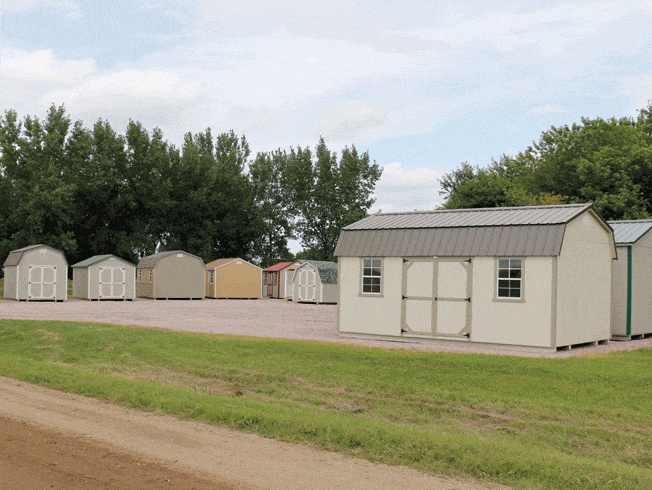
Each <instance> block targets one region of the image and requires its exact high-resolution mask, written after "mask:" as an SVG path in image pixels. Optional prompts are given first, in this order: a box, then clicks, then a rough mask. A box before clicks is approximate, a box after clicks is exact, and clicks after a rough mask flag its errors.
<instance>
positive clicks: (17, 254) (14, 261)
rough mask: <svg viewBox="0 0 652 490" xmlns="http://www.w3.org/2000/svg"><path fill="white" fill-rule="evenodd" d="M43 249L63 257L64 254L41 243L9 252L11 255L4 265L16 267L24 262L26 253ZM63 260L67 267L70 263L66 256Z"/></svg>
mask: <svg viewBox="0 0 652 490" xmlns="http://www.w3.org/2000/svg"><path fill="white" fill-rule="evenodd" d="M41 247H45V248H49V249H50V250H52V251H54V252H57V253H60V254H61V255H63V252H62V251H61V250H57V249H56V248H54V247H50V246H49V245H43V244H42V243H39V244H38V245H28V246H27V247H23V248H17V249H16V250H12V251H11V252H9V255H7V258H6V259H5V261H4V264H3V265H4V266H5V267H13V266H16V265H18V264H19V263H20V261H21V260H22V258H23V255H25V252H27V251H29V250H34V249H36V248H41ZM63 260H64V261H65V262H66V265H68V261H67V260H66V257H65V256H64V258H63Z"/></svg>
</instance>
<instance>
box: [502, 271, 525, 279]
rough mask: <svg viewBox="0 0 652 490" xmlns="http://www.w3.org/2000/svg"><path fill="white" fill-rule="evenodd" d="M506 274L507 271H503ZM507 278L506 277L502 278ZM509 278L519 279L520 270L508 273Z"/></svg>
mask: <svg viewBox="0 0 652 490" xmlns="http://www.w3.org/2000/svg"><path fill="white" fill-rule="evenodd" d="M505 272H507V271H505ZM504 277H507V276H504ZM509 277H511V278H520V277H521V269H512V270H510V271H509Z"/></svg>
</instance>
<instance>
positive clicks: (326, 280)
mask: <svg viewBox="0 0 652 490" xmlns="http://www.w3.org/2000/svg"><path fill="white" fill-rule="evenodd" d="M299 262H301V265H300V266H299V267H297V268H296V269H295V270H294V278H293V280H292V283H291V284H292V299H293V301H295V302H296V303H316V304H324V303H327V304H335V303H337V301H338V299H339V290H338V286H337V264H336V263H335V262H327V261H322V260H300V261H299Z"/></svg>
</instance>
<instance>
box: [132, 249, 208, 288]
mask: <svg viewBox="0 0 652 490" xmlns="http://www.w3.org/2000/svg"><path fill="white" fill-rule="evenodd" d="M136 274H137V276H136V296H138V297H139V298H153V299H203V298H204V261H203V260H202V259H201V258H200V257H197V256H196V255H192V254H189V253H188V252H184V251H182V250H172V251H170V252H160V253H157V254H154V255H148V256H147V257H143V258H142V259H140V261H139V262H138V267H137V270H136Z"/></svg>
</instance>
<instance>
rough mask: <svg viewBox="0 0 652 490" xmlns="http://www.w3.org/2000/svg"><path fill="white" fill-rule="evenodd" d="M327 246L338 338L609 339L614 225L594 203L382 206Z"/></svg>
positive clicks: (547, 344)
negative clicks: (335, 268)
mask: <svg viewBox="0 0 652 490" xmlns="http://www.w3.org/2000/svg"><path fill="white" fill-rule="evenodd" d="M335 255H336V256H337V257H339V260H338V263H339V274H338V282H339V285H340V302H339V309H338V329H339V332H340V334H341V335H343V336H351V337H362V338H364V337H368V338H376V339H387V340H401V341H412V342H423V341H439V342H442V341H449V342H461V343H466V342H474V343H481V344H492V345H494V346H496V345H498V346H505V347H508V346H519V347H527V348H531V349H534V350H544V351H554V350H556V349H559V348H570V347H571V346H575V345H580V344H591V343H599V342H608V340H609V339H610V337H611V267H612V260H613V259H614V258H615V256H616V252H615V244H614V237H613V230H612V229H611V227H610V226H609V225H608V224H607V223H606V222H605V221H604V220H603V219H602V218H601V217H600V216H599V215H598V214H597V213H596V212H595V210H594V209H593V207H592V205H590V204H569V205H559V206H530V207H513V208H490V209H460V210H441V211H432V212H414V213H388V214H380V213H379V214H375V215H372V216H369V217H367V218H365V219H363V220H361V221H358V222H357V223H354V224H352V225H349V226H347V227H345V228H344V229H343V230H342V232H341V234H340V238H339V242H338V244H337V248H336V249H335Z"/></svg>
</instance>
